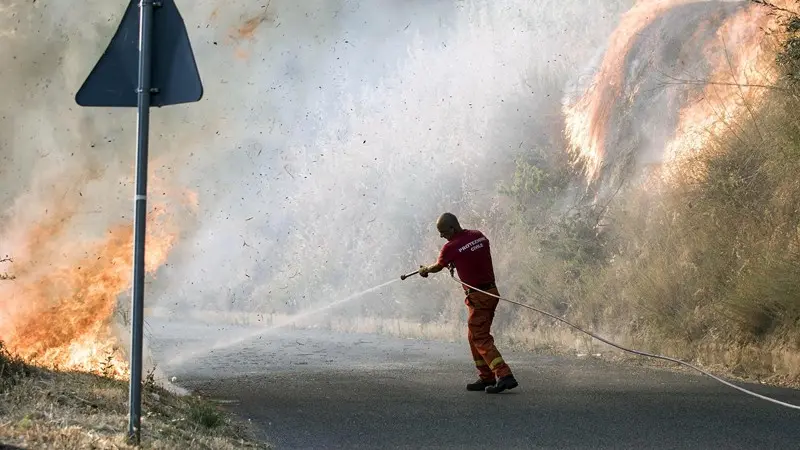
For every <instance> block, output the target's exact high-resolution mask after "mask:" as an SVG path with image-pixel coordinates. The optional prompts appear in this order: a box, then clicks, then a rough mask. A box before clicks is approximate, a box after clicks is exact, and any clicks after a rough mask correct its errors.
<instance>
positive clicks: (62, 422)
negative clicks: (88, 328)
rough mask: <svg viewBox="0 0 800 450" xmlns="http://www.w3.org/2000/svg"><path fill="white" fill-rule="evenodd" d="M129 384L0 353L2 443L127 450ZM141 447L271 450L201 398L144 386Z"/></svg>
mask: <svg viewBox="0 0 800 450" xmlns="http://www.w3.org/2000/svg"><path fill="white" fill-rule="evenodd" d="M127 401H128V383H127V382H121V381H116V380H112V379H109V378H103V377H100V376H97V375H92V374H85V373H64V372H53V371H48V370H41V369H37V368H32V367H29V366H27V365H25V364H24V363H22V362H21V361H19V360H17V359H15V358H13V357H11V356H9V355H8V354H7V353H5V352H3V353H2V354H0V443H2V444H5V445H16V446H20V447H23V448H53V449H56V448H57V449H78V448H81V449H83V448H96V449H126V448H135V447H133V446H130V445H128V444H127V442H126V441H127V439H126V430H127V426H128V417H127V414H128V406H127ZM142 402H143V405H142V412H143V417H142V445H141V447H139V448H152V449H174V448H203V449H233V448H269V446H267V445H266V444H259V443H256V442H255V441H253V440H251V439H250V438H249V437H248V435H247V432H246V430H245V429H244V428H243V427H242V426H241V425H239V424H237V423H235V422H233V421H232V420H231V419H230V418H229V417H228V415H227V414H226V413H224V412H223V411H222V410H220V409H218V408H217V407H216V406H214V405H213V404H212V403H209V402H208V401H206V400H204V399H200V398H197V397H192V396H177V395H174V394H172V393H170V392H168V391H166V390H164V389H162V388H159V387H156V386H152V385H146V386H145V389H144V390H143V393H142Z"/></svg>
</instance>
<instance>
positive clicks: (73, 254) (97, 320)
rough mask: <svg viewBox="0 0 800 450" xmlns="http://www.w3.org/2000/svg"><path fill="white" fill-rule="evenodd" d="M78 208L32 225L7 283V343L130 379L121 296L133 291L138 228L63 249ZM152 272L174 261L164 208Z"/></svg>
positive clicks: (155, 213)
mask: <svg viewBox="0 0 800 450" xmlns="http://www.w3.org/2000/svg"><path fill="white" fill-rule="evenodd" d="M74 213H75V210H74V208H72V207H71V206H70V205H68V204H62V205H60V206H59V207H57V208H56V209H55V210H51V211H50V214H48V215H47V218H46V219H45V220H43V221H42V222H41V223H39V224H38V225H36V226H33V227H30V228H29V229H28V230H27V232H26V233H25V236H24V243H23V245H22V246H21V248H20V249H21V250H22V254H20V255H18V256H17V258H15V259H14V262H13V265H12V266H11V268H10V270H9V271H10V272H13V274H14V275H15V276H16V279H15V280H14V281H13V282H8V283H6V284H3V285H2V294H3V296H2V298H0V311H2V313H0V339H2V340H4V341H5V342H6V344H7V345H8V347H9V349H10V350H11V351H12V352H14V353H16V354H18V355H20V356H21V357H23V358H24V359H25V360H27V361H29V362H31V363H33V364H37V365H41V366H45V367H52V368H58V369H60V370H80V371H87V372H101V373H103V374H105V375H107V376H112V377H116V378H125V377H127V376H128V364H127V361H126V358H125V355H124V352H123V351H122V349H121V348H120V346H119V345H118V341H117V338H116V337H115V336H114V333H113V325H114V320H113V316H114V312H115V309H116V306H117V297H118V295H119V294H120V293H122V292H124V291H126V290H128V289H130V287H131V278H132V256H133V227H132V225H131V224H125V225H118V226H115V227H113V228H112V229H110V230H109V231H108V232H107V235H106V236H105V237H104V238H102V239H98V240H96V241H95V242H81V243H76V244H74V245H72V246H66V247H63V246H62V247H59V246H58V245H57V243H58V242H63V240H61V241H60V240H59V239H58V238H59V237H63V235H64V234H65V233H66V229H65V226H66V224H67V223H68V221H69V219H71V217H72V216H73V215H74ZM147 227H148V229H147V237H146V243H147V246H146V255H145V270H146V271H147V272H153V271H154V270H155V269H157V268H158V267H159V266H160V265H161V264H163V263H164V261H165V260H166V258H167V254H168V252H169V251H170V249H171V248H172V246H173V245H174V243H175V241H176V239H177V233H175V232H174V231H173V230H172V228H173V227H172V226H171V224H170V223H169V220H168V218H167V217H166V210H165V209H164V208H163V207H158V206H157V207H155V208H153V210H152V211H151V212H150V214H148V219H147Z"/></svg>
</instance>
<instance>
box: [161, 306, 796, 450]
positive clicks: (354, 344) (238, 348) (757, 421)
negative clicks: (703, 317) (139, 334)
mask: <svg viewBox="0 0 800 450" xmlns="http://www.w3.org/2000/svg"><path fill="white" fill-rule="evenodd" d="M149 325H150V326H149V328H150V330H152V331H153V334H154V342H153V344H152V345H153V350H154V354H155V356H156V357H157V358H159V360H160V365H161V367H162V369H163V370H164V371H165V374H166V375H167V376H169V377H172V376H175V377H177V384H178V385H180V386H182V387H185V388H188V389H191V390H195V391H198V392H201V393H203V394H206V395H208V396H211V397H213V398H215V399H220V400H224V401H225V402H224V404H225V405H226V407H227V408H229V409H230V410H231V411H233V412H234V413H235V414H237V415H238V416H240V417H241V418H242V419H244V420H245V421H248V422H249V423H250V424H251V425H252V426H253V427H254V428H255V429H256V431H257V434H258V436H259V437H260V438H263V439H264V440H266V441H269V442H271V443H273V444H274V445H275V446H276V447H277V448H279V449H280V448H284V449H296V448H309V449H310V448H320V449H324V448H347V449H356V448H370V449H372V448H389V449H394V448H408V449H428V448H430V449H465V448H506V449H508V448H520V449H523V448H524V449H537V448H541V449H544V448H558V449H585V448H591V449H700V448H702V449H710V448H725V449H788V448H798V446H800V411H798V410H791V409H787V408H783V407H780V406H777V405H774V404H772V403H769V402H765V401H763V400H759V399H756V398H753V397H751V396H747V395H744V394H742V393H740V392H738V391H735V390H733V389H731V388H729V387H725V386H723V385H720V384H718V383H716V382H714V381H712V380H711V379H709V378H708V377H704V376H700V375H697V376H695V375H692V374H685V373H676V372H673V371H666V370H657V369H651V368H646V367H640V366H638V365H632V364H614V363H610V362H605V361H602V360H599V359H595V358H588V359H587V358H568V357H553V356H542V355H537V354H532V353H512V352H505V356H506V359H507V360H508V362H509V364H510V365H511V367H512V369H513V370H514V373H515V375H516V377H517V379H518V380H519V382H520V387H519V388H517V389H515V390H513V391H507V392H505V393H503V394H499V395H487V394H485V393H482V392H467V391H466V390H465V388H464V385H465V384H466V383H467V382H469V381H473V380H474V373H473V369H472V367H471V366H470V357H469V354H468V350H467V346H466V343H453V344H450V343H440V342H428V341H417V340H408V339H398V338H392V337H386V336H376V335H341V334H335V333H330V332H324V331H289V330H282V331H281V332H280V333H275V334H268V335H262V336H255V337H252V336H251V337H250V338H249V339H242V342H238V343H235V344H234V345H230V346H228V347H224V348H219V349H217V350H215V351H213V352H211V353H208V352H207V351H205V352H196V351H197V349H198V348H204V349H206V350H207V349H208V348H209V346H210V345H209V344H210V343H214V342H217V341H219V340H220V339H223V338H229V337H231V336H234V337H235V336H240V335H245V336H246V333H247V332H248V331H250V332H252V329H246V328H243V327H207V326H203V325H178V324H175V323H169V324H167V323H153V322H152V321H150V324H149ZM187 336H192V337H191V338H189V337H187ZM501 351H502V349H501ZM192 352H196V353H194V355H193V356H192ZM178 353H180V354H181V356H182V358H181V359H176V358H175V355H176V354H178ZM748 386H750V387H752V388H753V389H755V390H757V392H760V393H762V394H765V395H769V396H773V397H775V398H778V399H780V400H783V401H787V402H790V403H794V404H800V392H798V391H792V390H786V389H777V388H769V387H764V386H752V385H748Z"/></svg>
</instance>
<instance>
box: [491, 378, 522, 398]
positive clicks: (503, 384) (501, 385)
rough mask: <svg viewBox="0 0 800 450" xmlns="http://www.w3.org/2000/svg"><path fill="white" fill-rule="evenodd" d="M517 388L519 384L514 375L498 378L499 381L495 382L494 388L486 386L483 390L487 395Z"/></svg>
mask: <svg viewBox="0 0 800 450" xmlns="http://www.w3.org/2000/svg"><path fill="white" fill-rule="evenodd" d="M517 386H519V383H517V380H516V378H514V375H508V376H505V377H500V379H499V380H497V384H495V385H494V386H486V389H485V390H486V393H487V394H499V393H501V392H503V391H505V390H506V389H514V388H515V387H517Z"/></svg>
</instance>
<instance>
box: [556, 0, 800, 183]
mask: <svg viewBox="0 0 800 450" xmlns="http://www.w3.org/2000/svg"><path fill="white" fill-rule="evenodd" d="M693 1H696V0H644V1H640V2H638V3H637V4H636V5H635V6H634V7H633V8H632V9H631V10H630V11H629V12H627V13H626V14H625V15H624V16H623V17H622V20H621V23H620V25H619V26H618V27H617V29H616V30H615V31H614V33H613V34H612V35H611V38H610V40H609V45H608V49H607V51H606V53H605V55H604V58H603V61H602V63H601V65H600V68H599V70H598V71H597V73H596V74H595V75H594V77H593V79H592V83H591V84H590V86H589V88H588V89H587V91H586V92H585V94H584V95H582V96H581V97H580V98H579V99H578V100H577V101H576V102H574V103H573V104H570V105H565V107H564V115H565V134H566V135H567V138H568V142H569V151H570V153H571V154H572V156H573V159H574V161H575V162H576V163H582V164H583V166H584V171H585V175H586V177H587V180H588V181H592V180H593V179H595V178H596V177H597V176H598V175H599V171H600V168H601V166H602V163H603V158H604V156H605V149H604V139H605V136H606V132H607V128H608V127H609V125H610V124H609V121H610V119H611V113H612V108H613V105H614V102H615V99H616V98H617V97H618V96H619V95H621V94H622V82H623V76H624V70H625V58H626V57H627V54H628V52H629V51H630V50H631V47H632V45H633V44H634V43H635V41H636V38H637V34H638V33H640V32H641V31H642V30H643V29H644V28H645V27H647V26H648V25H649V24H650V23H652V22H653V20H654V19H655V18H657V17H658V16H659V15H660V14H661V13H663V12H665V11H666V10H667V9H669V8H672V7H675V6H678V5H681V4H686V3H692V2H693ZM771 3H772V4H774V5H775V6H778V7H780V8H787V9H788V8H790V7H791V6H790V3H791V2H790V1H788V0H784V1H780V0H779V1H775V2H771ZM794 6H795V9H796V5H794ZM782 17H783V15H782V14H780V11H776V10H774V9H772V8H768V7H765V6H764V5H758V4H752V5H749V6H747V7H745V8H742V9H741V10H739V11H738V12H737V13H736V14H734V15H732V16H731V17H729V18H727V19H726V20H725V22H724V23H723V24H722V26H721V27H720V28H719V29H718V30H717V39H716V40H715V41H714V42H712V43H711V44H709V45H707V46H706V48H705V49H704V52H705V55H706V57H707V58H708V59H709V61H710V62H711V65H712V67H713V68H714V69H713V70H712V75H711V77H710V78H709V79H708V80H704V81H703V83H704V84H705V87H704V89H703V92H702V93H701V94H699V95H696V96H695V97H693V98H691V99H690V100H689V101H688V102H687V104H686V106H684V107H683V108H682V109H681V110H680V112H679V124H678V126H677V128H676V131H675V137H674V138H673V139H672V140H671V141H670V142H668V143H667V145H666V146H665V148H664V155H665V157H666V158H667V159H675V158H677V157H679V156H680V155H686V154H689V153H690V152H692V151H697V150H699V149H704V148H707V145H706V144H707V142H708V139H709V137H710V136H714V135H718V134H719V133H720V132H722V131H723V130H725V129H726V128H727V127H729V126H730V125H731V123H732V122H733V120H734V118H736V117H739V116H740V115H741V114H742V113H743V112H746V108H747V105H748V104H753V103H754V102H755V101H757V99H758V98H759V96H761V95H762V94H763V93H764V92H765V89H764V88H763V87H762V86H760V85H764V84H768V83H769V80H770V74H771V73H772V71H771V70H770V69H771V67H772V65H771V64H772V61H771V60H770V59H769V58H768V56H771V55H770V52H769V51H768V50H767V48H766V46H765V45H764V42H763V39H762V37H763V35H764V29H774V27H775V26H776V25H777V24H778V22H779V20H780V19H781V18H782ZM692 81H694V80H692ZM662 169H663V170H661V171H658V172H660V173H661V174H662V176H664V177H668V173H669V170H668V169H667V168H666V167H662Z"/></svg>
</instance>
